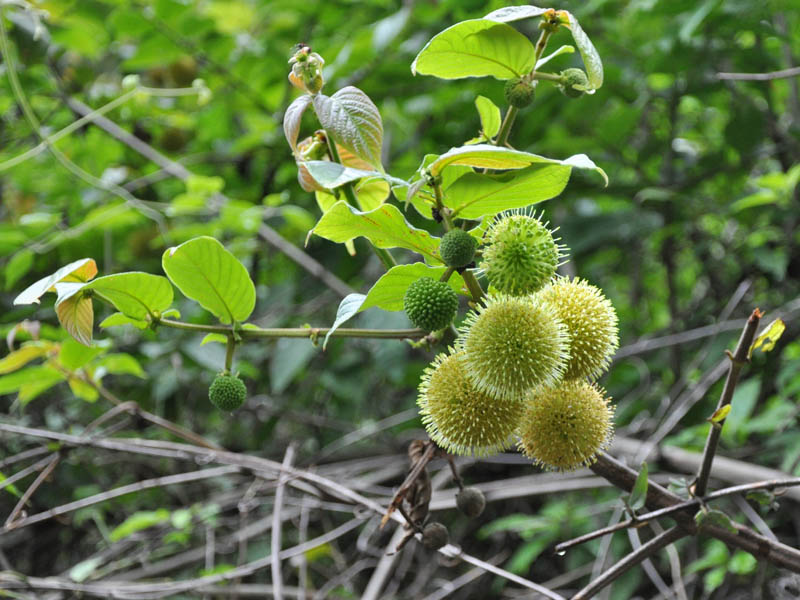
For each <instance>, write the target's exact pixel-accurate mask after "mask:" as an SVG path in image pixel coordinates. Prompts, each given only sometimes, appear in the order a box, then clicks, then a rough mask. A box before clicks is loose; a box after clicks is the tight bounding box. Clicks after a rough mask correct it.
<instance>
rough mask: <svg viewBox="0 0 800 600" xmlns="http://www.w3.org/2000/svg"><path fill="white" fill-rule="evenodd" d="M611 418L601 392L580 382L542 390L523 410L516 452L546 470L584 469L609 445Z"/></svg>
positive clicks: (607, 402) (607, 403)
mask: <svg viewBox="0 0 800 600" xmlns="http://www.w3.org/2000/svg"><path fill="white" fill-rule="evenodd" d="M613 415H614V409H613V407H612V406H611V405H610V404H609V401H608V399H607V398H606V396H605V392H604V391H603V390H602V389H601V388H599V387H597V386H595V385H593V384H590V383H587V382H586V381H584V380H582V379H575V380H572V381H564V382H562V383H561V384H560V385H558V386H556V387H552V388H543V389H541V390H539V391H537V392H536V393H535V394H534V395H533V396H532V398H531V400H530V402H528V405H527V407H526V409H525V414H524V416H523V417H522V422H521V425H520V428H519V436H520V443H519V445H520V449H521V450H522V452H523V453H524V454H525V455H526V456H528V457H529V458H531V459H533V461H534V462H535V463H537V464H538V465H540V466H542V467H544V468H546V469H551V470H558V471H571V470H574V469H577V468H578V467H581V466H588V465H590V464H592V463H593V462H594V461H595V458H596V456H597V453H598V452H600V451H601V450H604V449H605V448H607V447H608V445H609V443H610V442H611V437H612V435H613V424H612V422H611V421H612V417H613Z"/></svg>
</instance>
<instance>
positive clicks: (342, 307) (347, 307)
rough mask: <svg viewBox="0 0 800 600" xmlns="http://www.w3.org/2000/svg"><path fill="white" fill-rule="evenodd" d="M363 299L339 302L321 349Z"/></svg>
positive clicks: (355, 297)
mask: <svg viewBox="0 0 800 600" xmlns="http://www.w3.org/2000/svg"><path fill="white" fill-rule="evenodd" d="M365 299H366V296H365V295H364V294H348V295H347V296H345V297H344V299H343V300H342V301H341V302H340V303H339V308H338V309H337V311H336V320H335V321H334V322H333V325H331V328H330V330H329V331H328V333H327V334H326V335H325V341H323V342H322V349H323V350H325V348H326V347H327V346H328V339H329V338H330V337H331V334H332V333H333V332H334V331H336V330H337V329H339V327H340V326H341V325H342V323H344V322H345V321H347V320H349V319H350V318H351V317H353V316H354V315H355V314H356V313H357V312H358V311H359V309H360V308H361V305H362V304H363V303H364V300H365ZM1 380H2V378H1V377H0V381H1Z"/></svg>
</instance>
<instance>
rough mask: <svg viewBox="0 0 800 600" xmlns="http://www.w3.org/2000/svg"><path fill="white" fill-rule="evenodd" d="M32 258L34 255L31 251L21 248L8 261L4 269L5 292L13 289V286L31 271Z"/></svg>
mask: <svg viewBox="0 0 800 600" xmlns="http://www.w3.org/2000/svg"><path fill="white" fill-rule="evenodd" d="M33 257H34V254H33V252H32V251H31V250H28V249H27V248H23V249H22V250H20V251H19V252H17V253H15V254H14V256H12V257H11V258H10V259H9V260H8V262H7V263H6V268H5V274H6V283H5V286H6V287H5V289H6V291H8V290H10V289H11V288H12V287H14V284H16V283H17V281H19V280H20V279H21V278H22V277H24V276H25V275H26V274H27V272H28V271H30V270H31V267H32V266H33Z"/></svg>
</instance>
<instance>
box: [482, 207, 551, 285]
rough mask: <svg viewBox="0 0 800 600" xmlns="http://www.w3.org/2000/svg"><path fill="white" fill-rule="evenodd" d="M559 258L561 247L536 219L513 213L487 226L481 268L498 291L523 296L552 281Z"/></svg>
mask: <svg viewBox="0 0 800 600" xmlns="http://www.w3.org/2000/svg"><path fill="white" fill-rule="evenodd" d="M561 258H562V256H561V248H560V247H559V245H558V244H557V243H556V240H554V239H553V234H552V233H551V232H550V230H549V229H547V227H546V226H545V225H544V224H542V222H541V221H539V219H537V218H535V217H533V216H531V215H527V214H523V213H515V214H507V215H504V216H502V217H500V218H499V219H497V220H496V221H495V222H494V223H493V224H492V225H491V226H490V227H489V230H488V231H487V233H486V247H485V248H484V250H483V260H482V261H481V264H480V267H481V269H483V270H484V271H485V272H486V275H487V276H488V277H489V281H490V282H491V283H492V285H493V286H494V287H495V288H497V289H498V290H499V291H501V292H503V293H505V294H511V295H512V296H525V295H528V294H532V293H533V292H535V291H536V290H538V289H540V288H542V287H543V286H544V285H545V284H547V283H548V282H549V281H550V280H551V279H552V278H553V276H554V275H555V273H556V269H557V268H558V265H559V263H560V262H561Z"/></svg>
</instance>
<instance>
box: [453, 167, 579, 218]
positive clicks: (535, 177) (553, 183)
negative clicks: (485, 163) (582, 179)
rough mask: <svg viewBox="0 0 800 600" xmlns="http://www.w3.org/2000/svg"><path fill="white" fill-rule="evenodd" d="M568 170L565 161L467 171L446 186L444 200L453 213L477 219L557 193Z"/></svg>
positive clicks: (565, 178)
mask: <svg viewBox="0 0 800 600" xmlns="http://www.w3.org/2000/svg"><path fill="white" fill-rule="evenodd" d="M570 172H571V169H570V167H568V166H565V165H558V164H535V165H531V166H529V167H526V168H524V169H519V170H517V171H513V172H510V173H503V174H501V175H482V174H479V173H467V174H465V175H462V176H461V177H459V178H458V179H457V180H456V181H455V182H454V183H453V184H452V185H451V186H450V187H449V188H447V189H446V190H445V193H444V200H443V203H444V205H445V206H447V207H449V208H451V209H453V217H459V218H462V219H479V218H480V217H483V216H485V215H491V214H496V213H498V212H501V211H503V210H508V209H510V208H522V207H524V206H530V205H532V204H537V203H539V202H543V201H544V200H549V199H550V198H554V197H555V196H558V194H560V193H561V192H562V191H563V189H564V188H565V187H566V185H567V181H569V175H570Z"/></svg>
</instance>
